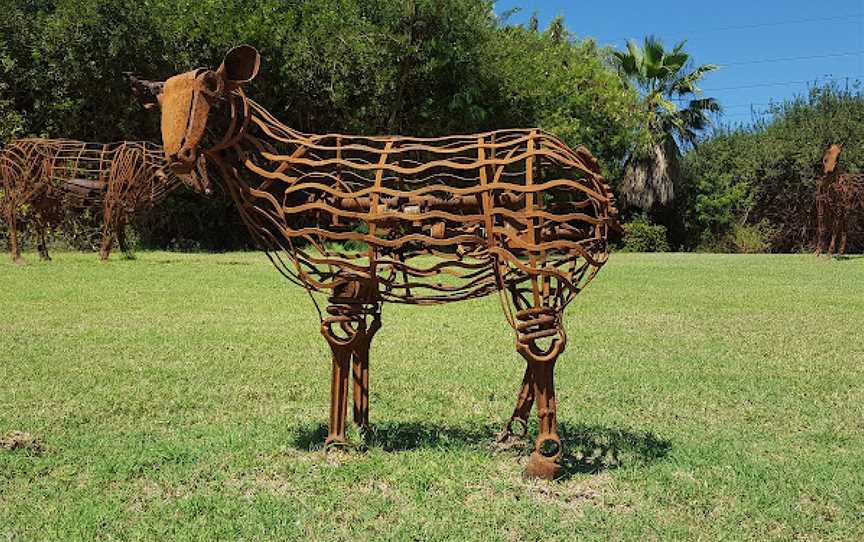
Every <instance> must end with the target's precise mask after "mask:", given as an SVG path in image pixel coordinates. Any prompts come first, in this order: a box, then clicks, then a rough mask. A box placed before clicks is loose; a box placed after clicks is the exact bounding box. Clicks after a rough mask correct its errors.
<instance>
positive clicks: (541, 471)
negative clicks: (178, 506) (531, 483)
mask: <svg viewBox="0 0 864 542" xmlns="http://www.w3.org/2000/svg"><path fill="white" fill-rule="evenodd" d="M561 471H562V468H561V465H559V464H558V463H556V462H555V461H554V460H552V459H549V458H548V457H546V456H544V455H543V454H541V453H539V452H533V453H532V454H531V457H530V458H528V466H527V467H526V468H525V475H524V476H525V478H529V479H530V478H537V479H540V480H549V481H552V480H555V479H556V478H558V477H560V476H561Z"/></svg>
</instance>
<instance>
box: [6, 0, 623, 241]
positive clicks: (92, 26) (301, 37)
mask: <svg viewBox="0 0 864 542" xmlns="http://www.w3.org/2000/svg"><path fill="white" fill-rule="evenodd" d="M492 4H493V3H492V2H491V0H481V1H478V0H398V1H393V0H291V1H285V0H170V1H169V0H0V7H2V8H3V13H4V16H3V17H2V18H0V137H2V139H3V140H4V141H5V140H8V139H10V138H13V137H19V136H25V135H27V136H47V137H67V138H76V139H83V140H88V141H112V140H118V139H150V140H154V141H158V138H159V132H158V119H157V118H156V116H155V115H152V114H149V113H147V112H145V111H143V110H142V109H140V108H139V107H138V106H137V105H136V104H135V103H134V102H133V100H132V98H131V96H130V93H129V92H128V89H127V87H126V83H125V82H124V79H123V77H122V73H123V72H126V71H132V72H136V73H139V74H143V75H145V76H147V77H148V78H152V79H158V78H165V77H167V76H170V75H173V74H175V73H179V72H181V71H185V70H188V69H191V68H193V67H199V66H210V67H215V66H216V65H217V64H218V63H219V61H220V60H221V58H222V55H223V54H224V53H225V51H226V50H227V49H228V48H230V47H232V46H234V45H237V44H238V43H249V44H252V45H254V46H256V47H257V48H258V49H259V50H260V51H261V54H262V57H263V59H264V63H263V65H262V69H261V72H260V75H259V77H258V79H257V80H256V81H255V82H254V84H253V85H252V87H251V88H250V89H249V94H250V95H252V96H254V97H255V99H256V100H258V101H260V102H261V103H262V104H263V105H265V106H266V107H267V108H268V109H269V110H270V111H271V112H272V113H273V114H274V115H275V116H276V117H277V118H279V119H281V120H283V121H285V122H286V123H288V124H290V125H292V126H294V127H296V128H297V129H299V130H303V131H308V132H330V131H341V132H348V133H385V132H390V133H392V132H397V133H406V134H417V135H440V134H447V133H458V132H462V133H464V132H473V131H479V130H488V129H495V128H503V127H514V126H540V127H542V128H545V129H548V130H550V131H553V132H555V133H557V134H558V135H560V136H561V137H563V138H564V139H565V140H566V141H567V142H568V143H569V144H571V145H577V144H585V145H587V146H588V147H589V148H590V149H591V150H592V151H593V152H594V153H595V154H597V155H598V157H599V159H600V161H601V163H602V164H603V165H604V167H605V168H606V169H607V172H609V173H611V174H613V175H614V172H615V171H617V170H618V169H620V164H621V163H622V161H623V158H624V155H625V153H626V151H627V149H629V148H631V147H632V146H633V144H634V137H635V132H636V130H635V128H636V127H637V126H638V115H639V112H638V109H637V107H636V104H637V94H636V92H635V91H633V90H631V89H628V88H626V87H625V86H624V85H623V84H621V82H620V81H619V80H618V79H617V77H616V76H615V73H614V71H612V70H611V69H610V68H609V66H608V65H606V64H605V63H604V58H605V57H607V56H608V54H609V52H608V51H604V50H598V49H597V48H596V47H595V45H594V44H593V42H591V41H580V40H576V39H575V38H574V37H573V36H572V35H570V34H569V33H568V32H567V30H566V27H565V26H564V23H563V21H562V20H560V19H559V20H556V21H553V23H552V24H551V25H550V27H549V28H548V29H546V30H545V31H540V30H539V29H538V30H537V31H533V32H532V31H531V30H530V29H525V28H522V27H516V26H512V25H509V24H507V23H506V21H505V20H502V19H500V18H498V17H497V16H496V15H495V13H494V11H493V9H492ZM196 198H197V197H196V196H193V195H190V194H185V193H182V192H179V193H177V195H176V196H174V197H173V200H172V201H169V202H168V203H167V204H166V205H163V206H161V207H159V209H158V210H157V211H156V212H158V213H160V216H159V217H158V219H154V218H152V217H151V218H150V219H146V220H142V221H141V223H139V225H138V227H139V228H141V229H142V231H141V232H139V233H140V235H139V238H140V239H142V240H144V241H146V242H148V243H154V244H156V245H159V246H166V245H169V244H174V245H177V246H195V245H196V244H197V245H198V246H202V247H209V248H234V247H236V246H237V243H238V242H239V241H238V239H237V236H236V235H235V233H234V231H233V229H239V230H240V231H242V227H241V226H240V225H239V223H238V218H237V217H236V215H235V214H234V211H233V210H232V209H231V208H230V206H228V205H225V203H224V200H221V199H218V198H217V199H216V200H214V201H211V202H204V201H202V200H199V199H196ZM192 205H194V206H196V207H195V208H196V209H199V212H195V213H190V208H191V207H190V206H192ZM143 229H146V231H143ZM228 230H232V231H228Z"/></svg>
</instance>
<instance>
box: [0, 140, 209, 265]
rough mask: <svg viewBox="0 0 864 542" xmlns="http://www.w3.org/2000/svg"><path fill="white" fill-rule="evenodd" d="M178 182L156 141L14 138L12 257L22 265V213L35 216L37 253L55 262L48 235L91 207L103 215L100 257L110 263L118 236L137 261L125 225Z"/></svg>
mask: <svg viewBox="0 0 864 542" xmlns="http://www.w3.org/2000/svg"><path fill="white" fill-rule="evenodd" d="M196 179H197V177H196ZM189 182H191V183H194V182H197V181H196V180H190V181H189ZM179 184H180V181H179V179H178V178H177V176H176V175H175V174H174V173H173V172H171V171H170V170H169V169H168V168H166V167H165V158H164V155H163V152H162V149H161V147H159V146H157V145H154V144H152V143H147V142H120V143H110V144H101V143H85V142H83V141H72V140H65V139H19V140H16V141H13V142H12V143H10V144H9V145H7V146H6V147H4V148H3V149H2V151H0V191H2V195H0V210H2V212H3V218H4V219H5V222H6V225H7V227H8V230H9V245H10V252H11V255H12V259H13V260H14V261H15V262H16V263H19V264H21V263H23V259H22V258H21V253H20V246H19V242H18V224H19V222H23V218H24V216H25V210H26V211H27V213H26V214H27V215H30V216H32V218H33V222H34V226H35V229H36V234H37V248H38V251H39V255H40V257H41V258H42V259H44V260H50V259H51V258H50V256H49V255H48V248H47V243H46V230H47V229H48V228H56V227H58V226H59V224H60V223H61V222H62V221H63V219H64V217H65V216H66V215H67V214H69V213H72V214H76V213H78V214H80V213H83V212H84V211H86V210H92V211H101V214H102V242H101V247H100V252H99V254H100V257H101V259H102V260H103V261H104V260H107V259H108V256H109V255H110V253H111V248H112V246H113V244H114V240H115V238H116V240H117V243H118V244H119V246H120V249H121V250H122V251H123V252H124V253H125V254H126V256H127V257H132V252H131V250H130V249H129V246H128V244H127V242H126V237H125V233H124V229H125V226H126V224H128V223H129V221H130V220H131V219H132V217H133V216H134V215H135V213H137V212H140V211H142V210H145V209H148V208H151V207H153V206H154V205H156V204H157V203H158V202H160V201H161V200H163V199H164V198H165V197H166V196H167V195H168V193H170V192H171V191H172V190H173V189H174V188H176V187H177V186H179Z"/></svg>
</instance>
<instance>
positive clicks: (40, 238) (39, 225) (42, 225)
mask: <svg viewBox="0 0 864 542" xmlns="http://www.w3.org/2000/svg"><path fill="white" fill-rule="evenodd" d="M47 229H48V224H47V220H46V219H45V218H44V217H42V216H37V217H36V236H37V241H36V248H37V250H38V251H39V258H41V259H42V260H44V261H46V262H50V261H51V256H50V255H49V254H48V242H47V240H46V238H45V237H46V236H45V232H46V230H47Z"/></svg>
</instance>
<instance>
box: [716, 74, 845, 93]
mask: <svg viewBox="0 0 864 542" xmlns="http://www.w3.org/2000/svg"><path fill="white" fill-rule="evenodd" d="M860 77H861V76H860V75H849V76H840V77H831V78H826V79H822V82H829V81H831V82H837V81H841V80H844V79H856V78H860ZM818 81H819V79H802V80H800V81H777V82H771V83H754V84H752V85H740V86H737V87H720V88H706V89H702V91H703V92H718V91H723V90H743V89H749V88H763V87H781V86H789V85H802V84H805V83H816V82H818Z"/></svg>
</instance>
